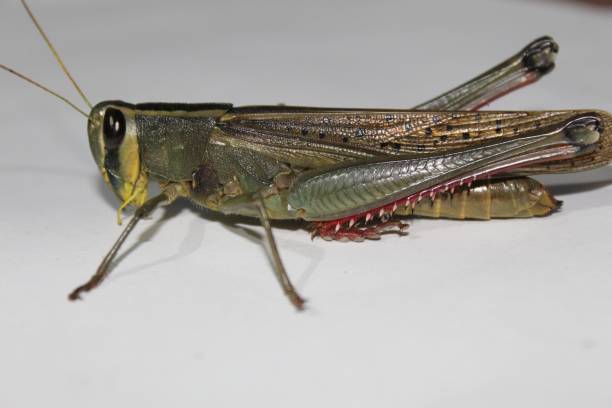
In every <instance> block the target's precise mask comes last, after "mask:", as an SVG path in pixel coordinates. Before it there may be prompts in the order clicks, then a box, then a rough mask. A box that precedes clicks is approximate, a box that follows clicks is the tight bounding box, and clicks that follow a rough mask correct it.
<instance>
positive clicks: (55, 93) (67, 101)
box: [0, 64, 89, 118]
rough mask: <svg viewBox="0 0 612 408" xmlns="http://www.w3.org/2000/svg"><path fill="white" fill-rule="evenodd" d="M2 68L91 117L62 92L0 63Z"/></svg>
mask: <svg viewBox="0 0 612 408" xmlns="http://www.w3.org/2000/svg"><path fill="white" fill-rule="evenodd" d="M0 68H2V69H3V70H5V71H8V72H10V73H11V74H13V75H16V76H18V77H19V78H21V79H23V80H24V81H27V82H29V83H31V84H32V85H34V86H37V87H38V88H40V89H42V90H43V91H45V92H48V93H50V94H51V95H53V96H55V97H57V98H59V99H61V100H62V101H64V102H66V103H67V104H68V105H70V106H71V107H72V108H73V109H74V110H76V111H77V112H79V113H80V114H81V115H83V116H85V117H86V118H88V117H89V115H87V113H85V112H84V111H82V110H81V109H79V108H78V107H77V106H76V105H75V104H74V103H72V102H70V101H69V100H68V98H66V97H64V96H62V95H60V94H58V93H57V92H55V91H52V90H51V89H49V88H47V87H46V86H44V85H42V84H39V83H38V82H36V81H34V80H33V79H31V78H28V77H27V76H25V75H23V74H20V73H19V72H17V71H15V70H14V69H11V68H9V67H7V66H6V65H3V64H0Z"/></svg>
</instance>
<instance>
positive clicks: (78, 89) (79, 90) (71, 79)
mask: <svg viewBox="0 0 612 408" xmlns="http://www.w3.org/2000/svg"><path fill="white" fill-rule="evenodd" d="M21 4H23V7H24V8H25V10H26V12H27V13H28V15H29V16H30V18H31V19H32V22H33V23H34V25H35V26H36V29H37V30H38V32H39V33H40V35H42V37H43V39H44V40H45V42H46V43H47V46H48V47H49V49H50V50H51V52H52V53H53V56H54V57H55V60H56V61H57V63H58V64H59V65H60V67H61V68H62V71H64V73H65V74H66V76H67V77H68V79H69V80H70V82H72V85H74V87H75V89H76V90H77V92H78V93H79V95H81V98H83V100H84V101H85V103H86V104H87V106H89V109H91V108H92V105H91V102H89V99H87V97H86V96H85V94H84V93H83V91H82V90H81V88H80V87H79V85H78V84H77V83H76V81H75V80H74V78H73V77H72V75H71V74H70V72H69V71H68V68H66V65H64V62H63V61H62V59H61V58H60V56H59V54H58V53H57V51H56V50H55V47H54V46H53V44H51V41H49V38H48V37H47V35H46V34H45V32H44V31H43V29H42V27H41V26H40V24H38V21H37V20H36V17H34V14H32V11H31V10H30V8H29V7H28V5H27V4H26V2H25V0H21ZM3 68H5V69H6V67H4V66H3ZM7 70H8V69H7ZM8 71H9V72H12V73H13V74H15V75H17V76H19V77H21V78H23V79H25V80H26V81H28V82H30V83H33V84H34V85H36V86H38V87H39V88H42V89H45V90H46V91H48V92H50V93H51V94H54V95H55V96H57V97H59V98H61V99H63V100H64V102H67V103H68V104H70V105H72V106H73V107H75V106H74V105H73V104H72V103H71V102H68V101H67V100H66V99H65V98H64V97H62V96H59V95H57V94H56V93H54V92H51V91H49V90H48V89H46V88H44V87H43V86H41V85H40V84H37V83H35V82H34V81H32V80H31V79H27V78H25V77H23V76H22V75H20V74H17V73H16V72H14V71H12V70H8ZM85 116H87V115H85Z"/></svg>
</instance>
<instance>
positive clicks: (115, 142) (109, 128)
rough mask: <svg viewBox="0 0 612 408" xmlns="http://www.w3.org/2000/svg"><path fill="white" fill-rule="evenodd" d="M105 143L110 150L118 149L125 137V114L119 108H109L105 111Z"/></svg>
mask: <svg viewBox="0 0 612 408" xmlns="http://www.w3.org/2000/svg"><path fill="white" fill-rule="evenodd" d="M103 132H104V145H105V146H106V148H107V149H108V150H112V149H116V148H118V147H119V146H120V145H121V142H123V138H124V137H125V116H123V113H121V111H120V110H119V109H115V108H107V109H106V112H105V113H104V126H103Z"/></svg>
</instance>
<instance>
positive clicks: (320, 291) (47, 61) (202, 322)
mask: <svg viewBox="0 0 612 408" xmlns="http://www.w3.org/2000/svg"><path fill="white" fill-rule="evenodd" d="M30 5H31V7H32V8H33V10H34V12H35V13H36V15H37V16H38V17H39V19H40V21H41V22H42V24H43V25H44V26H45V27H46V28H47V31H48V34H49V36H50V37H51V38H52V40H53V41H54V42H55V44H56V45H57V48H58V49H59V51H60V52H61V54H62V55H63V56H64V58H65V61H66V63H67V65H68V66H69V67H70V68H71V69H72V71H73V73H74V75H75V77H76V78H77V80H78V81H79V82H80V83H81V84H82V86H83V88H84V90H85V92H86V93H87V94H88V95H89V96H90V97H91V99H92V100H94V101H100V100H105V99H123V100H126V101H130V102H142V101H184V102H208V101H218V102H233V103H234V104H237V105H243V104H276V103H279V102H284V103H288V104H298V105H319V106H350V107H410V106H413V105H415V104H416V103H419V102H422V101H423V100H426V99H429V98H430V97H432V96H434V95H435V94H438V93H439V92H442V91H445V90H447V89H448V88H450V87H452V86H455V85H457V84H458V83H459V82H462V81H463V80H466V79H468V78H470V77H472V76H473V75H475V74H477V73H479V72H481V71H483V70H484V69H486V68H489V67H490V66H491V65H493V64H495V63H497V62H499V61H501V60H502V59H504V58H506V57H508V56H510V55H511V54H513V53H514V52H516V51H518V50H519V49H520V48H521V47H523V46H524V45H525V44H526V43H527V42H529V41H530V40H532V39H534V38H536V37H538V36H540V35H543V34H550V35H552V36H554V38H555V39H556V40H557V41H558V42H559V43H560V45H561V51H560V55H559V58H558V67H557V69H556V70H555V72H553V73H552V74H551V75H550V76H549V77H547V78H545V79H544V80H542V81H541V82H540V83H538V84H536V85H535V86H533V87H531V88H530V89H525V90H522V91H520V92H517V93H516V94H513V95H510V96H508V97H506V98H504V99H503V100H502V101H498V102H496V103H495V104H493V105H492V106H491V107H490V108H491V109H543V108H549V109H558V108H600V109H604V110H608V111H610V110H612V85H611V81H610V73H611V72H612V57H611V56H612V53H611V52H610V39H611V38H612V13H611V12H610V9H607V10H606V9H601V8H591V7H585V6H578V5H574V4H571V3H564V2H544V1H542V2H535V1H507V2H502V1H491V0H465V1H448V2H441V1H430V2H421V1H419V2H414V3H411V2H407V1H406V2H402V1H395V2H392V1H381V2H374V1H349V0H346V1H343V2H328V1H319V0H315V1H295V2H294V1H280V0H278V1H268V2H263V1H251V2H244V4H241V3H240V2H233V1H211V2H201V1H186V0H181V1H163V2H162V1H144V0H142V1H119V0H105V1H99V2H85V1H54V2H51V1H44V0H31V4H30ZM0 16H1V17H0V54H1V55H2V57H1V59H2V63H6V64H8V65H10V66H13V67H14V68H16V69H19V70H22V71H23V72H25V73H27V74H29V75H31V76H32V77H33V78H35V79H37V80H40V81H42V82H44V83H45V84H48V85H49V86H51V87H52V88H54V89H57V90H61V92H62V93H65V94H67V95H69V96H70V98H71V99H74V100H75V101H77V102H79V101H78V97H77V96H75V92H74V91H73V90H72V89H71V88H70V85H69V83H68V82H67V81H66V79H65V78H63V76H62V73H61V71H60V70H59V69H58V67H57V66H56V65H55V63H54V61H53V59H52V57H51V55H50V54H49V52H48V51H47V50H46V48H45V45H44V43H43V42H42V40H41V39H40V38H39V37H38V36H37V34H36V32H35V30H34V28H33V26H32V25H31V24H30V22H29V21H28V19H27V17H26V14H25V12H24V11H23V9H22V8H21V7H20V6H19V4H18V2H17V1H13V0H10V1H9V0H2V1H1V4H0ZM0 124H1V126H0V146H1V148H0V203H1V204H0V205H1V207H0V209H1V211H0V269H1V270H0V330H1V333H0V406H3V407H40V406H64V407H77V406H79V407H85V406H87V407H109V406H112V407H121V406H143V407H144V406H146V407H168V406H179V407H183V408H186V407H196V406H198V407H202V406H212V407H245V406H249V407H250V406H254V407H258V406H262V407H288V406H291V407H307V406H308V407H327V406H336V407H344V406H353V407H359V406H363V407H374V406H376V407H378V406H382V407H406V406H411V407H425V406H426V407H443V406H444V407H446V406H453V407H490V406H495V407H516V406H527V407H542V406H555V407H574V406H588V407H609V406H611V405H612V321H611V317H612V316H611V310H612V270H611V268H610V263H611V262H612V254H611V253H610V252H611V251H610V246H611V245H612V241H611V240H610V231H612V185H610V183H611V182H612V168H604V169H600V170H598V171H594V172H589V173H584V174H577V175H563V176H555V177H543V178H542V180H544V181H545V182H547V183H548V184H549V185H552V186H553V191H554V192H555V193H557V194H558V196H559V197H560V198H561V199H562V200H564V201H565V205H564V207H563V210H562V211H561V212H559V213H556V214H554V215H553V216H551V217H548V218H544V219H532V220H511V221H491V222H453V221H435V220H415V221H413V222H412V225H411V228H410V230H411V233H410V235H409V236H407V237H403V238H397V237H395V236H388V237H385V238H384V239H383V240H382V241H380V242H366V243H361V244H346V243H329V242H324V241H321V240H315V241H313V242H311V240H310V238H309V235H308V234H307V233H306V232H305V231H302V230H300V229H297V228H295V229H294V228H286V227H285V228H277V229H276V235H277V239H278V243H279V245H280V248H281V252H282V255H283V257H284V260H285V262H286V265H287V267H288V270H289V272H290V274H291V276H292V278H293V280H294V281H295V283H296V285H297V288H298V289H299V291H300V292H301V293H302V294H303V295H304V296H305V297H307V298H308V301H309V302H308V310H307V311H306V312H304V313H296V312H295V311H294V310H293V309H292V307H290V306H289V304H288V302H287V301H286V299H285V298H284V297H283V295H282V293H281V291H280V289H279V288H278V284H277V282H276V281H275V279H274V277H273V274H272V270H271V268H270V265H269V263H268V260H267V257H266V254H265V252H264V250H263V249H262V246H261V245H260V242H259V241H257V240H256V239H254V238H253V237H252V236H251V235H249V234H247V233H245V232H244V231H243V230H241V229H240V228H238V227H236V226H232V225H230V224H228V223H224V222H223V221H222V219H221V218H220V217H217V216H214V215H211V214H203V213H201V212H199V211H196V210H193V209H191V208H190V207H189V206H188V205H185V204H178V205H175V206H173V207H171V208H169V209H167V210H166V211H160V212H159V213H157V214H156V215H155V216H154V217H153V220H151V221H148V222H144V223H143V224H142V225H140V226H139V228H138V230H137V231H136V232H135V233H134V234H133V236H132V237H131V238H130V239H129V241H128V243H127V245H126V247H125V251H124V252H123V253H124V254H125V253H126V252H128V254H127V255H126V256H122V257H121V258H122V259H121V262H120V264H119V265H118V266H117V267H116V268H115V270H114V271H113V275H112V276H111V278H110V279H109V280H108V281H107V282H106V283H105V284H104V285H103V287H102V288H100V289H99V290H96V291H95V292H93V293H91V294H90V295H87V296H86V298H85V300H84V301H83V302H78V303H76V304H74V303H69V302H68V301H67V300H66V295H67V293H68V291H69V290H70V289H72V288H73V287H74V286H75V285H77V284H79V283H82V282H83V281H84V280H86V279H87V278H88V277H89V276H90V275H91V273H93V271H94V270H95V268H96V266H97V264H98V262H99V261H100V259H101V257H102V255H103V254H104V253H105V251H107V249H108V248H109V247H110V245H111V243H112V242H113V240H114V239H115V238H116V236H117V235H118V234H119V232H120V229H119V227H117V226H116V225H115V218H114V217H115V208H116V206H117V203H116V202H115V199H114V197H113V196H112V195H111V194H110V193H109V192H108V191H107V189H106V187H105V186H104V185H103V183H102V180H101V177H100V176H99V174H98V171H97V169H96V167H95V165H94V163H93V161H92V159H91V157H90V153H89V147H88V144H87V138H86V133H85V121H84V118H83V117H81V116H79V115H77V114H75V113H74V112H73V111H72V110H70V109H69V108H68V107H66V106H64V105H63V104H61V103H60V102H58V101H56V100H55V99H54V98H52V97H50V96H47V95H44V94H43V93H41V92H40V91H38V90H36V89H35V88H33V87H31V86H29V85H26V84H25V83H23V82H22V81H19V80H17V79H15V78H13V77H11V76H9V75H8V74H2V75H1V76H0ZM246 228H247V229H249V230H251V231H254V232H256V233H260V232H261V228H260V227H258V226H256V225H251V226H249V225H247V226H246Z"/></svg>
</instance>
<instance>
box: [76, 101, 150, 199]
mask: <svg viewBox="0 0 612 408" xmlns="http://www.w3.org/2000/svg"><path fill="white" fill-rule="evenodd" d="M87 122H88V123H87V133H88V136H89V146H90V148H91V153H92V154H93V157H94V160H95V161H96V164H97V165H98V167H99V168H100V170H101V171H102V177H104V181H105V182H106V183H107V184H108V185H109V186H110V187H111V189H112V190H113V192H114V193H115V194H116V195H117V197H118V198H119V200H121V202H122V203H123V204H122V206H121V208H123V207H125V206H127V205H129V204H135V205H137V206H140V205H142V204H143V203H144V202H145V200H146V199H147V182H148V179H147V174H146V172H144V171H142V168H141V165H140V149H139V146H138V136H137V130H136V124H135V121H134V110H133V108H132V106H131V105H129V104H126V103H124V102H119V101H106V102H101V103H99V104H97V105H96V106H94V107H93V108H92V110H91V113H90V114H89V120H88V121H87Z"/></svg>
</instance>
